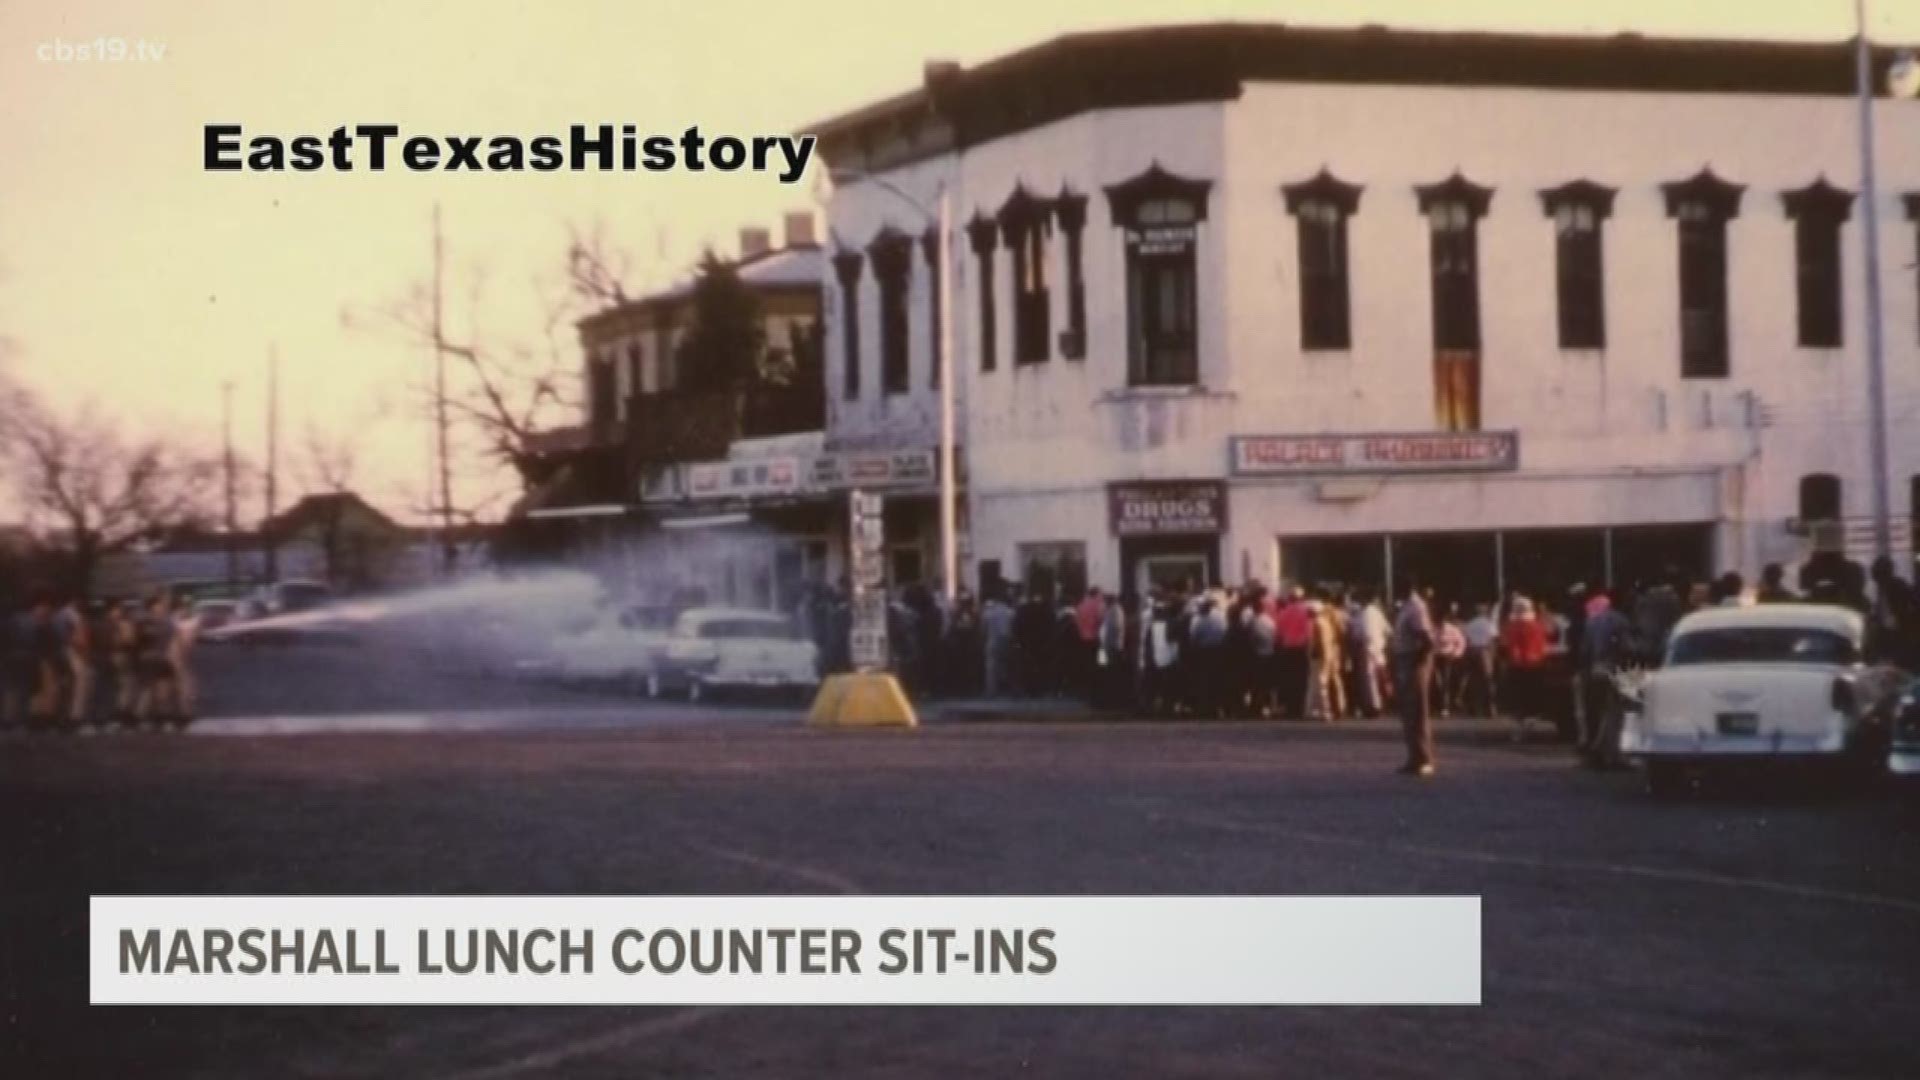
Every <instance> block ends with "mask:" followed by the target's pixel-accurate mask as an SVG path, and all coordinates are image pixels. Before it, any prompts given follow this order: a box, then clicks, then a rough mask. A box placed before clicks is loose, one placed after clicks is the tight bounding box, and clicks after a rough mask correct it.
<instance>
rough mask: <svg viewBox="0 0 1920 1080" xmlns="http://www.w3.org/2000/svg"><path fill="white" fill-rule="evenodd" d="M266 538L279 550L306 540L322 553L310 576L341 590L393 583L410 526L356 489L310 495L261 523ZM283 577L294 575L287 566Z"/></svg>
mask: <svg viewBox="0 0 1920 1080" xmlns="http://www.w3.org/2000/svg"><path fill="white" fill-rule="evenodd" d="M260 536H261V540H262V541H263V542H264V543H265V544H269V545H272V546H273V547H275V548H276V549H279V548H280V547H282V546H292V545H302V546H305V547H308V548H311V549H313V550H315V551H317V552H318V554H319V566H318V570H319V572H318V573H317V574H313V575H311V577H313V578H314V579H315V580H319V581H324V582H326V583H327V584H329V585H332V586H333V587H334V588H335V589H337V590H339V591H341V592H363V591H367V590H370V589H377V588H381V587H384V586H387V585H390V584H391V583H392V578H393V577H394V574H395V572H396V571H397V570H398V569H399V564H400V563H401V561H402V559H403V553H404V551H405V549H406V548H407V546H408V544H409V543H410V542H411V540H412V537H411V536H410V535H409V530H408V529H407V528H406V527H405V526H403V525H401V524H400V523H399V522H397V521H395V520H393V519H392V518H390V517H388V516H387V515H386V514H384V513H382V512H381V511H380V510H378V509H377V508H375V507H374V506H373V504H372V503H369V502H367V500H365V499H363V498H361V497H360V496H359V495H358V494H357V493H355V492H352V491H331V492H326V493H323V494H319V495H308V496H306V497H305V498H302V499H301V500H300V501H299V502H296V503H294V504H293V505H292V506H290V507H288V508H287V509H286V510H284V511H282V512H281V513H279V514H276V515H274V516H273V517H271V518H268V519H267V520H266V521H264V522H262V523H261V525H260ZM281 576H282V577H283V578H284V577H288V576H293V575H290V574H289V573H288V572H287V570H286V569H285V568H282V572H281Z"/></svg>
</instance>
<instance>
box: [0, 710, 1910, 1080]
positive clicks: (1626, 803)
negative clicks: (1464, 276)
mask: <svg viewBox="0 0 1920 1080" xmlns="http://www.w3.org/2000/svg"><path fill="white" fill-rule="evenodd" d="M226 692H227V693H232V692H233V690H232V687H229V688H228V690H227V691H226ZM330 692H332V693H335V694H339V695H351V694H352V693H354V691H353V690H352V688H351V687H350V686H339V687H336V688H335V689H334V690H332V691H330ZM515 692H517V693H523V694H528V695H544V694H563V695H564V700H565V701H567V702H571V703H574V705H575V706H577V705H578V704H579V702H580V699H579V698H578V697H577V696H576V695H573V694H571V693H570V692H563V691H555V690H551V689H525V690H520V691H515ZM210 693H212V691H210ZM501 693H504V691H500V690H487V691H485V692H484V693H483V694H481V695H480V696H481V697H483V698H488V697H490V698H494V699H497V698H498V697H499V696H500V694H501ZM329 704H330V705H333V704H337V702H329ZM376 704H377V705H379V707H381V708H383V709H386V708H391V707H393V706H394V702H393V701H391V700H386V699H383V700H381V701H379V702H377V703H376ZM435 704H436V705H437V706H441V707H443V708H444V707H446V706H447V703H446V702H444V701H437V702H435ZM469 704H470V705H471V703H469ZM495 705H496V706H497V700H496V702H495ZM518 707H521V708H523V709H524V711H525V712H526V714H527V715H529V716H534V717H537V716H538V715H540V714H541V712H542V710H543V709H548V710H552V711H553V712H554V714H555V715H559V714H560V713H562V712H566V711H567V710H566V709H564V708H562V706H560V705H557V704H555V703H553V702H550V701H547V700H546V699H543V698H538V697H530V698H528V699H527V700H524V701H521V702H519V703H518ZM609 708H610V710H611V711H609V712H608V713H607V719H606V720H605V721H604V722H596V723H590V724H574V723H563V724H554V725H550V726H541V725H539V724H538V723H535V722H531V721H530V722H528V723H526V724H521V725H517V726H512V727H507V728H502V729H497V730H464V731H463V730H456V729H455V728H452V727H450V728H449V729H448V730H444V731H436V730H434V729H432V728H431V727H429V728H428V729H426V730H424V731H415V732H413V733H407V734H395V733H364V734H354V733H341V732H339V731H338V730H335V731H333V732H331V733H323V734H307V735H292V736H288V735H259V736H258V737H229V738H211V737H200V736H198V735H196V734H192V733H189V734H188V735H186V736H161V735H147V734H137V735H124V736H116V737H113V738H92V739H82V738H36V739H14V740H11V741H8V742H7V743H5V744H4V746H0V820H4V821H5V822H6V823H7V824H6V826H5V827H4V829H0V865H4V866H5V867H6V868H7V873H6V880H7V883H8V884H7V887H6V889H5V893H4V897H5V899H4V903H5V905H6V911H5V912H4V919H3V920H0V923H3V925H4V930H0V935H4V941H0V957H4V958H5V971H6V975H5V979H4V984H5V986H4V993H5V998H6V1001H5V1008H4V1013H5V1016H6V1024H5V1027H4V1029H0V1030H3V1031H4V1049H5V1054H4V1055H0V1061H4V1060H6V1059H7V1058H11V1059H12V1060H13V1061H15V1062H16V1063H18V1065H17V1067H14V1068H0V1072H4V1073H5V1074H7V1075H19V1076H54V1075H97V1074H103V1073H109V1072H116V1073H137V1074H140V1075H155V1076H158V1075H195V1076H209V1075H216V1076H217V1075H233V1076H253V1075H259V1073H260V1071H261V1068H262V1064H263V1063H266V1062H271V1063H273V1066H272V1067H273V1071H274V1072H276V1073H280V1074H285V1075H294V1076H340V1075H346V1076H369V1077H372V1076H392V1075H428V1076H467V1077H476V1076H488V1077H491V1076H533V1075H570V1076H579V1075H586V1076H608V1077H614V1076H619V1077H628V1076H636V1075H717V1076H768V1077H784V1076H793V1075H799V1074H801V1073H802V1072H807V1073H814V1074H818V1073H822V1072H825V1073H834V1074H845V1075H888V1076H914V1075H928V1074H933V1073H943V1074H944V1073H953V1072H961V1071H964V1072H967V1073H973V1074H989V1075H1006V1074H1014V1073H1027V1074H1031V1075H1043V1076H1103V1077H1104V1076H1114V1075H1142V1074H1152V1075H1228V1076H1271V1075H1276V1074H1310V1075H1311V1074H1334V1075H1355V1074H1361V1075H1372V1076H1380V1075H1389V1076H1390V1075H1434V1074H1443V1075H1486V1074H1489V1073H1503V1074H1515V1073H1526V1072H1546V1071H1550V1072H1552V1073H1555V1074H1569V1075H1594V1076H1602V1075H1604V1076H1617V1075H1622V1074H1626V1073H1629V1072H1631V1073H1636V1074H1641V1075H1687V1076H1698V1075H1734V1074H1739V1075H1782V1076H1812V1075H1850V1076H1900V1075H1913V1074H1914V1073H1915V1071H1916V1070H1920V1049H1916V1047H1915V1045H1914V1043H1913V1040H1912V1039H1911V1037H1910V1031H1911V1025H1910V1024H1908V1023H1907V1017H1906V1010H1907V1009H1909V1008H1910V1003H1911V1002H1913V1001H1915V1000H1920V855H1917V854H1916V852H1917V851H1920V848H1917V847H1916V841H1920V812H1916V810H1915V809H1914V808H1913V807H1912V806H1910V805H1907V804H1903V803H1902V802H1901V801H1900V800H1898V799H1896V798H1893V797H1891V796H1890V795H1889V794H1888V793H1886V792H1884V791H1873V792H1863V793H1855V794H1831V793H1827V794H1821V793H1807V792H1798V793H1791V794H1784V795H1782V794H1774V793H1770V792H1769V791H1767V790H1765V787H1764V785H1763V786H1761V787H1759V788H1755V787H1754V786H1752V785H1748V786H1745V787H1742V788H1739V789H1734V790H1727V791H1720V792H1717V793H1711V794H1708V795H1704V796H1702V797H1698V798H1695V799H1692V800H1688V801H1684V802H1681V803H1677V804H1661V803H1655V802H1652V801H1649V800H1648V799H1647V798H1645V796H1644V795H1643V793H1642V792H1641V790H1640V788H1639V785H1638V782H1637V779H1636V778H1635V777H1634V776H1632V775H1595V774H1590V773H1586V772H1582V771H1579V770H1576V769H1574V768H1572V767H1571V765H1570V763H1569V761H1568V760H1567V757H1566V755H1565V752H1564V751H1563V750H1561V749H1559V748H1557V747H1551V746H1529V747H1523V748H1516V747H1513V746H1510V745H1508V744H1506V743H1505V742H1504V741H1503V739H1501V738H1500V737H1499V735H1498V733H1497V732H1493V731H1485V730H1482V728H1483V727H1484V725H1473V724H1455V725H1452V726H1450V727H1448V728H1447V729H1446V731H1445V733H1444V736H1443V742H1442V751H1443V760H1442V770H1441V773H1440V775H1439V776H1438V777H1436V778H1435V779H1434V780H1432V781H1428V782H1425V783H1421V782H1418V781H1410V780H1407V779H1405V778H1401V777H1397V776H1393V775H1391V768H1392V766H1393V765H1395V764H1397V756H1396V755H1397V736H1396V734H1395V733H1394V732H1392V731H1391V730H1390V729H1388V728H1387V727H1385V726H1383V725H1361V726H1353V727H1338V726H1336V727H1322V726H1306V725H1284V724H1270V723H1244V724H1161V723H1147V722H1082V723H1072V724H1064V723H1055V724H1033V723H976V724H963V723H943V724H936V725H933V726H929V727H925V728H923V729H921V730H919V731H915V732H869V733H847V732H821V731H809V730H806V729H804V728H802V727H800V726H799V725H798V723H797V717H794V716H793V715H792V714H790V713H783V712H780V711H778V710H767V709H746V710H732V711H728V710H725V709H722V710H716V711H714V712H712V713H696V712H690V711H688V710H687V709H686V708H685V707H683V706H670V707H660V706H647V707H641V708H628V707H625V706H621V705H619V704H618V703H615V704H614V705H613V706H610V707H609ZM296 711H297V710H296ZM440 715H442V716H448V717H452V716H456V715H457V710H455V711H453V712H445V713H442V714H440ZM569 715H571V713H569ZM621 716H625V717H628V718H629V719H628V720H627V721H626V722H621V721H620V720H619V717H621ZM644 717H653V718H655V720H656V721H657V722H653V723H648V722H645V721H644V720H643V719H642V718H644ZM343 724H344V722H343ZM228 734H234V733H233V732H229V733H228ZM256 734H257V733H256ZM196 892H205V893H281V892H317V893H536V894H537V893H608V894H633V893H661V894H678V893H690V894H700V893H714V894H722V893H824V894H833V893H875V894H884V893H903V894H914V893H1094V894H1097V893H1122V894H1125V893H1296V894H1297V893H1306V894H1347V893H1387V894H1410V893H1436V894H1437V893H1449V894H1457V893H1467V894H1476V895H1480V896H1482V897H1484V898H1485V909H1484V910H1485V924H1484V939H1485V1004H1484V1005H1483V1006H1481V1007H1479V1008H1472V1009H1429V1010H1416V1009H1285V1010H1281V1009H1272V1010H1269V1009H1056V1010H1025V1011H1022V1010H1011V1009H923V1008H914V1009H907V1008H901V1009H801V1008H765V1009H721V1008H706V1009H673V1010H669V1009H610V1008H599V1009H525V1010H507V1009H490V1008H460V1009H378V1010H376V1009H354V1008H343V1009H325V1010H322V1009H195V1010H179V1009H172V1010H158V1009H135V1008H114V1009H88V1008H87V1007H86V1006H85V1005H84V1001H85V999H86V986H85V979H84V971H85V943H84V937H83V929H84V925H85V897H86V896H87V895H89V894H93V893H196Z"/></svg>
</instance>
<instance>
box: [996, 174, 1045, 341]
mask: <svg viewBox="0 0 1920 1080" xmlns="http://www.w3.org/2000/svg"><path fill="white" fill-rule="evenodd" d="M997 220H998V221H999V224H1000V240H1001V242H1002V243H1003V244H1005V245H1006V249H1007V255H1008V265H1009V267H1010V269H1011V271H1012V283H1013V362H1014V364H1015V365H1016V366H1018V365H1023V364H1042V363H1045V362H1046V361H1047V360H1049V359H1050V358H1051V357H1052V355H1053V342H1052V341H1051V340H1050V338H1051V337H1052V334H1053V293H1052V291H1051V290H1050V289H1049V288H1048V281H1047V270H1048V267H1047V263H1048V256H1049V251H1048V245H1047V240H1048V238H1049V237H1050V236H1051V235H1052V234H1053V207H1052V205H1051V203H1050V202H1049V201H1048V200H1045V199H1038V198H1035V197H1034V196H1033V194H1032V193H1030V192H1029V191H1027V189H1026V187H1025V186H1024V185H1021V184H1015V185H1014V188H1013V194H1011V195H1009V196H1007V201H1006V202H1005V203H1004V204H1002V205H1001V207H1000V212H999V214H998V215H997Z"/></svg>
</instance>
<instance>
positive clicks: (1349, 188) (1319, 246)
mask: <svg viewBox="0 0 1920 1080" xmlns="http://www.w3.org/2000/svg"><path fill="white" fill-rule="evenodd" d="M1281 191H1282V193H1283V194H1284V195H1285V196H1286V201H1287V212H1288V213H1290V214H1292V215H1293V216H1294V221H1295V233H1296V236H1297V238H1298V240H1299V253H1300V347H1301V348H1303V349H1307V350H1309V351H1312V350H1341V349H1349V348H1352V346H1353V329H1352V301H1351V298H1350V296H1349V285H1348V270H1347V219H1348V218H1350V217H1352V216H1353V214H1354V212H1355V211H1356V210H1358V209H1359V207H1360V186H1359V185H1358V184H1349V183H1346V182H1344V181H1341V180H1338V179H1335V178H1334V176H1333V174H1331V173H1329V172H1327V170H1325V169H1321V170H1320V172H1319V174H1318V175H1316V176H1314V177H1313V179H1311V180H1306V181H1303V182H1301V183H1298V184H1288V185H1286V186H1285V187H1283V188H1281Z"/></svg>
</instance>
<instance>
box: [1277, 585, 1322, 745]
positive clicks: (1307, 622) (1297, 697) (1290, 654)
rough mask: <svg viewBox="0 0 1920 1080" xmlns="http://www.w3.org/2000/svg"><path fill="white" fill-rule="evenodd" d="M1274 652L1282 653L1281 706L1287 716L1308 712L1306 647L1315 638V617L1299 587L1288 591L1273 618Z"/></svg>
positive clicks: (1299, 715) (1304, 714) (1280, 662)
mask: <svg viewBox="0 0 1920 1080" xmlns="http://www.w3.org/2000/svg"><path fill="white" fill-rule="evenodd" d="M1273 628H1274V640H1275V642H1276V648H1275V655H1277V656H1279V658H1280V660H1279V677H1278V680H1277V681H1278V682H1279V698H1280V708H1281V709H1282V710H1284V711H1285V713H1286V714H1287V715H1290V716H1297V717H1304V716H1306V714H1307V648H1308V646H1309V645H1310V644H1311V643H1312V641H1313V616H1312V615H1311V614H1310V613H1309V612H1308V611H1307V594H1306V592H1305V591H1304V590H1302V589H1301V588H1300V587H1299V586H1297V585H1296V586H1294V587H1293V588H1291V589H1289V590H1288V591H1287V593H1286V601H1285V604H1284V606H1282V607H1281V608H1280V611H1279V613H1278V614H1276V615H1275V616H1274V617H1273Z"/></svg>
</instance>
